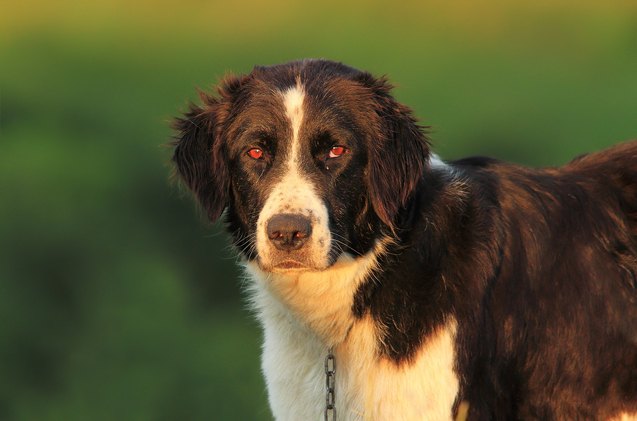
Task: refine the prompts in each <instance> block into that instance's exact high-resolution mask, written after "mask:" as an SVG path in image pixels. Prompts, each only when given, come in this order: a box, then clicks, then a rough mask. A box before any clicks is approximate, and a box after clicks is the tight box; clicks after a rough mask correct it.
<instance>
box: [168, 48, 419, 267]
mask: <svg viewBox="0 0 637 421" xmlns="http://www.w3.org/2000/svg"><path fill="white" fill-rule="evenodd" d="M390 90H391V86H390V85H389V84H388V83H387V82H386V80H385V79H384V78H380V79H378V78H374V77H373V76H372V75H370V74H369V73H366V72H361V71H358V70H355V69H352V68H350V67H347V66H345V65H343V64H340V63H335V62H330V61H324V60H306V61H300V62H292V63H288V64H283V65H278V66H272V67H256V68H255V69H254V70H253V71H252V72H251V73H250V74H249V75H245V76H240V77H235V76H230V77H227V78H226V79H225V80H223V81H222V82H221V84H220V86H219V87H218V95H216V96H211V95H208V94H202V95H201V98H202V102H203V104H202V105H201V106H196V105H191V107H190V110H189V111H188V112H187V113H186V114H185V116H184V117H183V118H180V119H178V120H177V122H176V128H177V130H178V137H177V141H176V147H175V151H174V157H173V160H174V162H175V164H176V167H177V171H178V173H179V175H180V176H181V178H182V179H183V180H184V182H185V183H186V184H187V185H188V187H189V188H190V189H191V190H192V191H193V192H194V193H195V195H196V196H197V198H198V200H199V202H200V203H201V205H202V206H203V208H204V209H205V211H206V212H207V214H208V216H209V218H210V219H211V220H212V221H215V220H216V219H218V218H219V216H220V215H221V213H222V212H223V211H224V209H226V219H227V223H228V228H229V230H230V232H231V233H232V235H233V236H234V242H235V244H236V246H237V247H238V248H239V250H240V252H241V253H242V255H243V256H244V257H245V258H246V259H247V260H256V261H257V263H258V264H259V266H260V267H261V268H262V269H263V270H265V271H270V272H287V271H303V270H323V269H325V268H328V267H329V266H331V265H332V264H334V262H335V261H336V260H337V259H338V258H339V256H340V255H341V254H343V253H349V254H352V255H355V256H356V255H361V254H363V253H365V252H367V251H369V250H370V249H371V248H372V247H373V246H374V242H375V240H376V239H377V238H379V234H380V232H382V231H385V232H386V233H391V232H392V231H393V230H394V228H395V223H396V217H397V215H398V213H399V211H400V210H401V208H403V207H404V206H405V204H406V203H407V201H408V200H409V198H410V196H411V195H412V192H413V190H414V189H415V187H416V185H417V184H418V183H419V181H420V180H421V178H422V175H423V172H424V170H425V167H426V165H427V163H428V154H429V149H428V142H427V139H426V138H425V136H424V134H423V133H422V131H421V130H420V128H419V127H418V125H417V124H416V122H415V120H414V118H413V117H412V115H411V112H410V110H409V109H408V108H406V107H405V106H403V105H401V104H399V103H398V102H396V101H395V100H394V99H393V98H392V96H391V95H390Z"/></svg>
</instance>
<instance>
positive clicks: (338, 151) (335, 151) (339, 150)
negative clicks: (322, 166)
mask: <svg viewBox="0 0 637 421" xmlns="http://www.w3.org/2000/svg"><path fill="white" fill-rule="evenodd" d="M346 153H349V149H347V148H346V147H345V146H332V149H330V153H329V154H328V155H327V157H328V158H330V159H333V158H338V157H340V156H343V155H345V154H346Z"/></svg>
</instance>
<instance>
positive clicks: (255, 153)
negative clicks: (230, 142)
mask: <svg viewBox="0 0 637 421" xmlns="http://www.w3.org/2000/svg"><path fill="white" fill-rule="evenodd" d="M263 155H264V153H263V149H260V148H252V149H250V150H249V151H248V156H249V157H250V158H252V159H263V157H264V156H263Z"/></svg>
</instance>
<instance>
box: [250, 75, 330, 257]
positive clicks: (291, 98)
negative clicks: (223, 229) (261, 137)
mask: <svg viewBox="0 0 637 421" xmlns="http://www.w3.org/2000/svg"><path fill="white" fill-rule="evenodd" d="M281 95H282V99H283V105H284V107H285V112H286V115H287V117H288V120H289V122H290V127H291V129H292V139H289V142H290V143H289V148H288V151H289V152H288V158H287V162H286V163H285V173H284V175H283V177H282V179H281V180H280V181H279V182H278V183H276V184H275V185H274V187H273V189H272V191H271V192H270V193H269V195H268V199H267V200H266V202H265V204H264V206H263V209H262V210H261V212H260V214H259V219H258V221H257V239H256V247H257V252H258V255H259V260H260V263H261V265H262V266H263V267H266V268H270V269H271V268H272V266H273V265H276V263H277V261H276V260H277V258H278V259H281V258H286V256H283V257H281V253H279V251H278V250H277V249H276V248H275V247H274V246H273V244H272V243H271V242H270V241H269V239H268V236H267V233H266V228H267V223H268V221H269V220H270V218H272V217H273V216H274V215H276V214H279V213H291V214H298V215H303V216H306V217H308V218H309V219H310V220H311V221H312V235H311V236H310V238H309V241H308V243H307V244H305V245H304V246H303V249H302V250H300V251H298V252H296V254H295V255H294V256H290V257H291V258H294V259H295V260H299V261H301V263H304V264H306V265H307V266H308V267H310V268H312V269H324V268H325V267H327V266H328V264H329V263H330V262H329V256H328V253H329V250H330V243H331V241H332V238H331V234H330V230H329V217H328V212H327V208H326V207H325V205H324V204H323V201H322V200H321V199H320V198H319V196H318V195H317V193H316V188H315V186H314V185H313V184H312V183H311V182H310V180H308V179H307V178H306V177H303V175H302V174H301V171H300V170H299V165H300V164H299V163H300V157H301V154H302V153H303V151H302V150H301V142H300V139H299V131H300V128H301V125H302V123H303V117H304V113H303V101H304V99H305V92H304V90H303V86H302V85H301V84H300V82H299V81H297V84H296V86H294V87H292V88H290V89H288V90H287V91H285V92H282V93H281Z"/></svg>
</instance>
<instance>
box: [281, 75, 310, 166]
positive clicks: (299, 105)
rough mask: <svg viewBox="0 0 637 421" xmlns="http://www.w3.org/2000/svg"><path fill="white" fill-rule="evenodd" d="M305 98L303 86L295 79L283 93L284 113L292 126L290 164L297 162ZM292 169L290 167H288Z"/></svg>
mask: <svg viewBox="0 0 637 421" xmlns="http://www.w3.org/2000/svg"><path fill="white" fill-rule="evenodd" d="M304 99H305V91H304V90H303V86H301V84H300V83H299V81H298V80H297V83H296V86H294V87H292V88H290V89H288V90H287V91H286V92H284V93H283V104H284V106H285V114H286V115H287V117H288V119H289V120H290V123H291V128H292V144H291V148H290V149H291V150H290V160H289V161H288V162H289V163H290V164H297V161H298V153H299V146H300V145H299V129H300V128H301V123H302V122H303V100H304ZM290 169H292V168H290Z"/></svg>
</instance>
